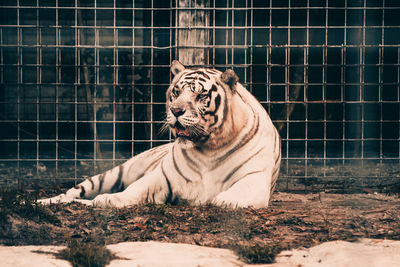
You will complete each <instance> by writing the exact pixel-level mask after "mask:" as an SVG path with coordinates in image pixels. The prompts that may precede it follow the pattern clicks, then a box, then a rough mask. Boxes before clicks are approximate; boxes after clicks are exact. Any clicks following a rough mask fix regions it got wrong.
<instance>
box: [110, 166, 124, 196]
mask: <svg viewBox="0 0 400 267" xmlns="http://www.w3.org/2000/svg"><path fill="white" fill-rule="evenodd" d="M123 171H124V167H123V166H122V165H120V166H119V172H118V178H117V180H116V181H115V183H114V185H113V187H112V188H111V192H112V193H114V192H119V191H120V190H121V182H122V174H123Z"/></svg>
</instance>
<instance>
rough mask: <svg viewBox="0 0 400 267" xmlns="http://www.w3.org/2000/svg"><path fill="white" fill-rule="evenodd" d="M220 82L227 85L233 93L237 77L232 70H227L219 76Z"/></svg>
mask: <svg viewBox="0 0 400 267" xmlns="http://www.w3.org/2000/svg"><path fill="white" fill-rule="evenodd" d="M221 81H223V82H224V83H226V84H227V85H229V87H230V88H231V90H232V91H233V92H235V90H236V84H237V82H238V81H239V77H238V76H237V75H236V73H235V72H234V71H233V70H231V69H227V70H226V71H225V72H224V73H222V74H221Z"/></svg>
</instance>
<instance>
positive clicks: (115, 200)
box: [92, 193, 137, 208]
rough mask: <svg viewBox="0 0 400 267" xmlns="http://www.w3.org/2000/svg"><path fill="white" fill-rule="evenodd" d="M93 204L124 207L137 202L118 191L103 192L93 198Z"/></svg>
mask: <svg viewBox="0 0 400 267" xmlns="http://www.w3.org/2000/svg"><path fill="white" fill-rule="evenodd" d="M92 202H93V205H94V206H97V207H113V208H123V207H126V206H131V205H134V204H137V203H136V202H135V201H134V200H132V199H129V200H128V199H126V198H124V197H123V196H121V195H120V194H118V193H115V194H101V195H98V196H97V197H95V198H94V199H93V201H92Z"/></svg>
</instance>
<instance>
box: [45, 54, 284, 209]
mask: <svg viewBox="0 0 400 267" xmlns="http://www.w3.org/2000/svg"><path fill="white" fill-rule="evenodd" d="M171 71H172V73H173V74H174V76H175V77H174V79H173V81H172V83H171V85H170V86H169V88H168V90H167V103H166V113H167V119H166V125H167V127H168V126H169V127H170V129H171V131H172V133H173V135H174V136H175V142H173V143H169V144H165V145H161V146H158V147H155V148H153V149H150V150H147V151H145V152H143V153H141V154H139V155H137V156H135V157H133V158H131V159H129V160H128V161H127V162H125V163H124V164H122V165H120V166H117V167H115V168H113V169H111V170H109V171H107V172H105V173H102V174H99V175H95V176H93V177H91V178H88V179H86V180H85V181H83V182H82V183H80V184H79V185H77V186H75V187H74V188H71V189H69V190H68V191H67V192H66V193H65V194H61V195H58V196H55V197H52V198H48V199H42V200H39V202H41V203H44V204H49V203H58V202H71V201H79V202H82V203H85V204H88V205H97V206H112V207H124V206H129V205H134V204H138V203H142V202H154V203H167V202H174V201H176V200H177V199H185V200H187V201H189V203H193V204H204V203H213V204H216V205H220V206H229V207H250V206H252V207H255V208H265V207H267V206H268V202H269V200H270V196H271V194H272V192H273V190H274V187H275V183H276V180H277V178H278V175H279V168H280V162H281V152H280V137H279V134H278V132H277V130H276V128H275V127H274V125H273V124H272V122H271V120H270V118H269V116H268V114H267V113H266V111H265V110H264V108H263V107H262V106H261V104H260V103H259V102H258V101H257V100H256V98H255V97H253V96H252V95H251V94H250V93H249V92H248V91H247V90H246V89H245V88H244V87H243V86H242V85H241V84H240V83H238V77H237V75H236V74H235V73H234V71H233V70H230V69H228V70H226V71H225V72H223V73H222V72H220V71H218V70H215V69H207V68H197V69H187V68H185V67H184V66H183V65H182V64H181V63H180V62H179V61H176V60H174V61H173V62H172V65H171Z"/></svg>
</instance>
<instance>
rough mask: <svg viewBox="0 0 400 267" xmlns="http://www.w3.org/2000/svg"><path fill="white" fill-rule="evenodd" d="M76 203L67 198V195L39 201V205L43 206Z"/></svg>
mask: <svg viewBox="0 0 400 267" xmlns="http://www.w3.org/2000/svg"><path fill="white" fill-rule="evenodd" d="M72 201H74V199H73V198H70V197H67V196H66V195H65V194H61V195H58V196H55V197H51V198H44V199H38V200H37V203H39V204H42V205H50V204H58V203H70V202H72Z"/></svg>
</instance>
